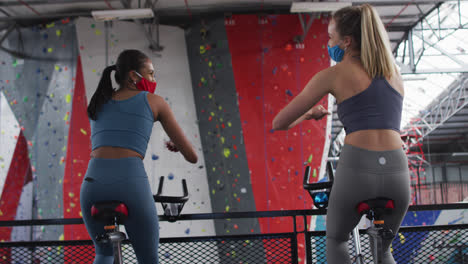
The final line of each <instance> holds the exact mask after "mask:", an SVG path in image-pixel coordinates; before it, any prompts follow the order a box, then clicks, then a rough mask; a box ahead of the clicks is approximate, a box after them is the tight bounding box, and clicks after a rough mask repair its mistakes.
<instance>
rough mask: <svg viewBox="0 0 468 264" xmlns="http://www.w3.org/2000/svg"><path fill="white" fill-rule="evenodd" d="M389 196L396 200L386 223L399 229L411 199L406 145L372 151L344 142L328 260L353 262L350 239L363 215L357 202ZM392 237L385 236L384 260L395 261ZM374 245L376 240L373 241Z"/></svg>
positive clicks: (329, 221) (331, 210)
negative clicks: (399, 147)
mask: <svg viewBox="0 0 468 264" xmlns="http://www.w3.org/2000/svg"><path fill="white" fill-rule="evenodd" d="M376 197H386V198H390V199H393V200H394V201H395V209H394V210H393V213H392V214H391V215H387V216H386V217H384V220H385V224H386V225H387V226H388V227H389V228H391V229H392V230H393V231H397V230H398V229H399V227H400V224H401V222H402V220H403V217H404V216H405V214H406V211H407V209H408V206H409V203H410V178H409V170H408V161H407V158H406V155H405V153H404V152H403V150H402V149H397V150H390V151H370V150H366V149H361V148H358V147H354V146H351V145H344V147H343V150H342V151H341V155H340V161H339V163H338V167H337V169H336V175H335V182H334V183H333V188H332V192H331V194H330V201H329V205H328V212H327V263H328V264H348V263H349V264H350V263H351V260H350V256H349V252H348V239H349V238H350V233H351V231H352V230H353V228H354V227H355V226H356V225H357V224H358V223H359V221H360V219H361V217H360V216H359V214H358V213H357V211H356V205H357V204H358V203H359V202H361V201H364V200H368V199H373V198H376ZM392 240H393V239H391V240H384V241H383V245H384V250H385V254H384V259H383V263H384V264H393V263H395V260H394V259H393V256H392V254H391V253H390V245H391V243H392ZM371 245H372V241H371Z"/></svg>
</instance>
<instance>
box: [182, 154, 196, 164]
mask: <svg viewBox="0 0 468 264" xmlns="http://www.w3.org/2000/svg"><path fill="white" fill-rule="evenodd" d="M185 160H187V161H188V162H190V163H193V164H195V163H197V162H198V156H197V154H196V153H192V154H190V155H187V156H186V157H185Z"/></svg>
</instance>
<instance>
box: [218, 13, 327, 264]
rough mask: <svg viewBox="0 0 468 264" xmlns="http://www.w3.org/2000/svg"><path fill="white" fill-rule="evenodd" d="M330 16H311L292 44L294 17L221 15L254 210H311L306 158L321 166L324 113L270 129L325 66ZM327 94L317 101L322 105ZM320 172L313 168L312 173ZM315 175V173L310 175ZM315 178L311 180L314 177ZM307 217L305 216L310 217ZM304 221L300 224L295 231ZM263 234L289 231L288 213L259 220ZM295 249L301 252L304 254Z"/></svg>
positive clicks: (295, 30) (298, 28) (296, 21)
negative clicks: (304, 185)
mask: <svg viewBox="0 0 468 264" xmlns="http://www.w3.org/2000/svg"><path fill="white" fill-rule="evenodd" d="M327 23H328V22H327V19H326V18H320V19H316V20H314V22H313V24H312V26H311V29H310V31H309V33H308V34H307V37H306V39H305V41H304V44H303V45H296V44H294V43H293V42H292V40H293V38H294V36H296V35H299V34H300V33H301V32H302V29H301V26H300V22H299V19H298V17H297V16H295V15H278V16H267V17H264V18H262V19H259V18H258V16H256V15H239V16H233V17H232V18H230V19H228V20H226V23H225V25H226V32H227V36H228V41H229V49H230V52H231V56H232V68H233V73H234V79H235V83H236V90H237V93H238V100H239V109H240V114H241V122H242V130H243V135H244V140H245V148H246V152H247V160H248V165H249V169H250V173H251V175H250V177H251V181H252V188H253V192H254V197H255V205H256V208H257V210H258V211H267V210H283V209H284V210H294V209H308V208H311V206H312V201H311V199H310V197H309V196H308V194H307V193H306V192H305V191H304V190H303V188H302V177H303V173H304V166H303V164H304V162H308V163H309V165H310V166H311V167H312V168H313V169H315V170H316V171H317V172H318V171H319V167H320V165H321V159H322V154H323V149H324V143H325V139H326V135H325V132H326V122H327V120H326V119H323V120H321V121H318V122H317V121H306V122H303V124H302V125H299V126H297V127H295V128H293V129H291V130H289V131H287V132H286V131H275V132H273V131H272V130H271V123H272V121H273V118H274V117H275V115H276V114H277V113H278V112H279V111H280V110H281V109H282V108H283V107H284V106H285V105H286V104H287V103H288V102H290V101H291V100H292V98H294V96H296V95H297V94H298V93H299V92H300V91H301V90H302V89H303V87H304V86H305V85H306V83H307V82H308V81H309V79H310V78H311V77H312V76H314V74H316V73H317V72H319V71H320V70H322V69H324V68H326V67H328V66H329V65H330V62H329V58H328V55H327V50H326V44H327V41H328V34H327ZM327 102H328V99H327V97H324V98H323V99H322V100H321V101H320V104H322V105H324V107H325V108H326V107H327ZM316 174H317V173H316ZM315 180H316V179H315ZM312 181H314V179H312ZM308 221H310V219H309V220H308ZM301 224H302V223H301V222H299V228H300V229H299V230H301V228H303V227H301V226H300V225H301ZM260 226H261V230H262V232H263V233H269V232H290V231H292V226H293V225H292V219H290V218H288V219H283V218H278V219H273V220H271V219H260ZM303 250H304V248H301V247H300V248H299V258H301V256H304V252H303Z"/></svg>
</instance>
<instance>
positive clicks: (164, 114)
mask: <svg viewBox="0 0 468 264" xmlns="http://www.w3.org/2000/svg"><path fill="white" fill-rule="evenodd" d="M149 97H150V98H151V99H150V100H149V101H150V105H152V107H151V108H153V106H154V108H153V109H157V112H156V113H155V120H156V121H160V122H161V125H162V127H163V129H164V131H166V133H167V135H168V136H169V138H170V139H171V142H172V143H173V145H174V146H175V148H176V149H177V150H178V151H180V153H182V155H183V156H184V158H185V159H186V160H187V161H188V162H190V163H197V160H198V156H197V153H196V152H195V150H194V148H193V147H192V144H191V143H190V141H189V140H188V139H187V138H186V137H185V135H184V132H183V131H182V129H181V128H180V126H179V124H178V123H177V121H176V119H175V117H174V114H173V113H172V110H171V108H170V107H169V105H168V104H167V103H166V101H164V99H163V98H162V97H161V96H158V95H154V94H150V96H149ZM153 113H154V110H153Z"/></svg>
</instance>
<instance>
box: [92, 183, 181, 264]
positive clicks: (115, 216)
mask: <svg viewBox="0 0 468 264" xmlns="http://www.w3.org/2000/svg"><path fill="white" fill-rule="evenodd" d="M163 185H164V176H161V177H160V178H159V187H158V193H157V194H156V195H153V198H154V201H155V202H156V203H161V205H162V207H163V209H164V216H166V217H168V221H169V222H175V221H177V219H178V217H179V216H180V213H181V211H182V208H183V207H184V205H185V202H187V201H188V198H189V195H188V189H187V182H186V181H185V179H183V180H182V189H183V193H184V194H183V196H162V195H161V193H162V189H163ZM128 214H129V212H128V208H127V206H126V205H125V204H124V203H122V202H120V201H100V202H96V203H95V204H93V205H92V207H91V215H92V217H93V218H94V219H96V220H98V221H101V222H103V223H104V224H105V226H104V231H105V232H104V233H103V234H100V235H98V236H97V237H96V240H97V241H98V242H99V243H111V244H112V248H113V251H114V264H122V263H123V262H122V248H121V244H122V241H123V240H125V239H127V237H126V235H125V233H123V232H120V231H119V225H122V224H124V223H125V220H126V219H127V217H128Z"/></svg>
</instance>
